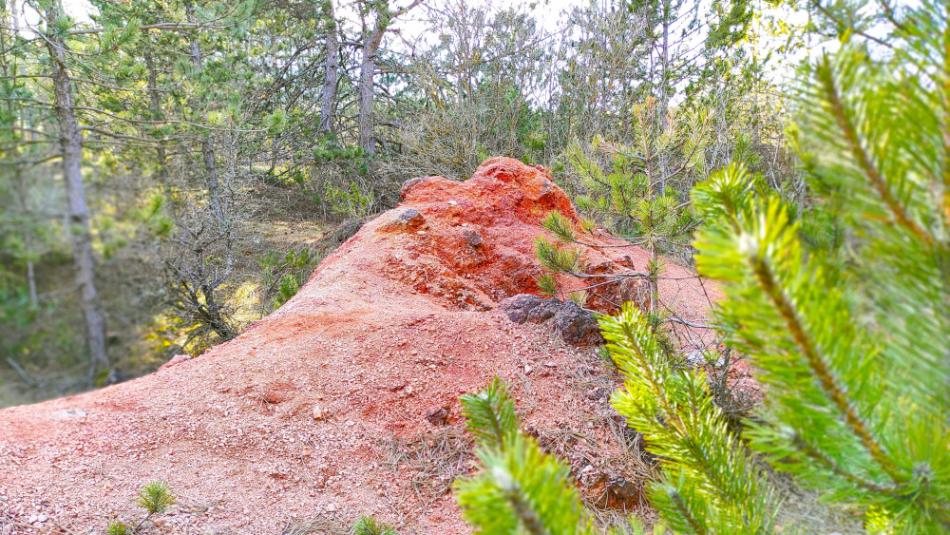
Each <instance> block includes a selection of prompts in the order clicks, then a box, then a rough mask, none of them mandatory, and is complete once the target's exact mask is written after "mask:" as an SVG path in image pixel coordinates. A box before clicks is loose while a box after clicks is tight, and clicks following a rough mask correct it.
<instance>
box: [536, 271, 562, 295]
mask: <svg viewBox="0 0 950 535" xmlns="http://www.w3.org/2000/svg"><path fill="white" fill-rule="evenodd" d="M535 282H536V283H537V284H538V289H539V290H540V291H541V295H544V296H547V297H553V296H555V295H557V288H558V287H557V279H556V278H554V275H552V274H550V273H542V274H541V276H539V277H538V280H537V281H535Z"/></svg>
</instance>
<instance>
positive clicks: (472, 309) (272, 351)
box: [0, 158, 717, 535]
mask: <svg viewBox="0 0 950 535" xmlns="http://www.w3.org/2000/svg"><path fill="white" fill-rule="evenodd" d="M550 210H559V211H561V212H562V213H564V214H565V215H567V216H568V217H570V218H573V219H575V221H576V214H575V212H574V209H573V207H572V206H571V204H570V201H569V200H568V199H567V197H566V195H565V194H564V193H563V192H562V191H561V190H560V189H559V188H558V187H557V186H556V185H554V183H553V182H551V180H550V177H549V176H548V175H547V174H546V172H545V171H543V170H540V169H536V168H534V167H529V166H525V165H523V164H521V163H519V162H517V161H515V160H510V159H504V158H496V159H492V160H488V161H487V162H485V164H483V165H482V166H481V167H480V168H479V170H478V171H477V172H476V173H475V175H474V176H473V178H472V179H470V180H468V181H465V182H452V181H449V180H445V179H438V178H426V179H421V180H415V181H410V182H407V184H406V186H404V189H403V202H402V203H401V204H400V205H399V206H398V207H396V208H395V209H393V210H390V211H388V212H385V213H383V214H382V215H380V216H379V217H378V218H376V219H375V220H373V221H371V222H369V223H367V224H366V225H365V226H364V227H363V228H362V229H361V230H360V232H359V233H357V234H356V235H355V236H354V237H353V238H351V239H350V240H348V241H347V242H346V243H344V244H343V245H342V246H341V247H340V248H339V249H338V250H336V251H335V252H334V253H332V254H331V255H330V256H328V257H327V258H326V259H324V261H323V262H322V263H321V264H320V265H319V267H318V268H317V269H316V270H315V272H314V274H313V275H312V277H311V279H310V281H309V282H308V283H307V284H306V285H305V286H304V287H303V288H302V289H301V291H300V292H299V293H298V294H297V295H296V296H295V297H294V298H293V299H291V300H290V301H289V302H288V303H286V304H285V305H284V306H283V307H281V308H280V309H279V310H277V311H276V312H274V313H272V314H270V315H269V316H267V317H265V318H264V319H262V320H260V321H257V322H255V323H254V324H252V325H251V326H250V327H249V328H248V329H247V330H246V331H245V332H244V333H243V334H241V335H240V336H239V337H238V338H236V339H234V340H232V341H230V342H227V343H224V344H221V345H218V346H215V347H213V348H211V349H210V350H208V351H207V352H205V353H204V354H203V355H201V356H200V357H197V358H194V359H191V360H187V361H184V362H181V363H179V364H176V365H174V366H169V367H166V368H165V369H161V370H159V371H157V372H155V373H152V374H150V375H146V376H144V377H141V378H138V379H135V380H131V381H128V382H125V383H121V384H118V385H114V386H110V387H107V388H103V389H100V390H97V391H94V392H89V393H85V394H80V395H75V396H70V397H65V398H60V399H55V400H51V401H47V402H44V403H40V404H36V405H28V406H20V407H13V408H8V409H4V410H0V466H3V467H5V468H4V470H0V533H4V534H5V533H32V532H37V533H76V532H81V533H88V532H89V531H90V530H100V531H101V530H103V529H104V528H105V526H106V525H107V524H108V523H109V521H110V520H112V519H115V518H122V519H124V520H126V521H131V522H135V521H136V520H137V519H139V518H141V517H142V516H143V513H142V511H141V510H140V509H138V507H137V506H136V504H135V495H136V491H137V489H139V488H140V487H141V486H142V485H144V484H145V483H147V482H149V481H152V480H163V481H165V482H167V483H168V485H169V487H170V489H171V491H172V493H173V494H175V495H176V496H177V498H178V501H177V503H176V505H174V506H172V507H171V508H170V510H169V512H167V513H166V514H164V515H161V516H158V517H155V518H153V519H152V520H151V521H150V522H149V523H148V524H147V529H146V531H145V532H148V533H197V532H201V533H224V532H229V533H233V532H239V533H287V534H289V533H297V534H302V533H346V530H347V529H348V528H349V527H350V526H351V525H352V524H353V522H355V520H356V519H357V518H358V517H359V516H360V515H373V516H376V517H377V518H379V519H380V520H382V521H385V522H388V523H391V524H393V525H394V526H396V527H397V528H398V529H399V532H400V533H403V534H407V533H432V534H439V535H442V534H455V533H468V532H469V529H468V528H467V527H466V526H465V524H464V523H463V522H462V520H461V518H460V514H459V511H458V509H457V507H456V505H455V502H454V499H453V497H452V495H451V492H450V485H451V482H452V481H453V480H454V479H455V478H456V477H458V476H461V475H465V474H469V473H471V472H472V471H473V470H474V468H475V464H474V460H473V457H472V454H471V450H472V445H471V442H470V440H469V438H468V437H467V436H466V434H465V432H464V423H463V422H462V419H461V416H460V414H459V404H458V397H459V396H460V395H461V394H464V393H468V392H474V391H478V390H480V389H482V388H483V387H484V386H485V385H486V384H487V383H488V382H489V381H490V380H491V378H492V377H493V376H495V375H498V376H501V377H502V378H503V379H505V380H506V381H507V382H508V383H509V385H510V386H511V389H512V391H513V393H514V395H515V397H516V399H517V404H518V410H519V413H520V414H521V415H522V417H523V422H524V427H525V429H526V430H527V431H528V432H529V433H531V434H532V435H534V436H536V437H537V438H538V439H539V441H540V442H541V444H542V445H543V446H544V447H545V448H546V449H548V450H549V451H552V452H554V453H557V454H558V455H560V456H561V457H562V458H564V459H566V460H567V461H568V462H569V463H570V464H571V467H572V471H573V473H574V476H575V478H576V479H577V481H578V483H579V485H580V486H581V488H582V492H583V494H584V496H585V498H586V499H587V500H588V501H589V502H590V503H591V504H593V505H594V506H597V507H599V510H600V511H601V512H602V514H603V516H604V518H609V517H611V516H612V515H615V514H619V513H624V512H626V513H629V512H631V511H633V510H639V509H641V508H644V509H643V511H647V512H645V513H644V514H647V515H648V514H649V513H648V510H647V509H645V501H644V498H643V496H642V493H641V491H642V485H643V483H644V481H645V480H646V478H647V476H648V475H649V474H650V472H651V470H652V467H651V466H650V463H649V462H647V461H646V460H644V458H643V457H642V456H641V455H640V451H639V446H640V444H639V442H638V440H637V438H636V436H635V434H632V433H630V432H628V431H626V430H625V428H624V426H623V424H622V422H621V421H620V420H619V418H618V417H617V416H616V414H615V413H614V411H613V410H612V409H611V408H610V407H609V403H608V398H609V395H610V393H611V391H612V390H613V389H614V388H616V386H617V384H618V378H617V376H616V374H615V372H614V371H613V369H612V367H611V366H610V365H609V364H608V363H606V361H604V359H603V358H602V357H600V356H599V354H598V351H597V349H596V348H594V347H581V348H578V347H573V346H570V345H568V344H566V343H565V342H564V341H563V340H562V339H561V337H560V336H559V335H557V334H556V333H555V332H554V331H553V330H552V328H551V327H550V325H549V324H541V325H535V324H523V325H518V324H514V323H512V322H511V321H509V319H508V318H507V317H506V316H505V314H504V313H502V312H501V311H500V310H499V309H498V303H499V302H500V301H501V300H503V299H504V298H506V297H509V296H512V295H515V294H520V293H537V286H536V284H535V280H536V278H537V277H538V275H540V273H541V270H540V267H539V266H538V262H537V260H536V258H535V255H534V239H535V238H536V237H537V236H539V235H544V234H546V233H547V231H545V230H544V229H543V228H542V227H541V226H540V225H539V222H540V219H541V218H542V217H543V216H544V215H545V214H546V213H547V212H548V211H550ZM275 231H277V232H280V231H281V230H280V229H276V230H275ZM287 232H293V229H292V228H290V229H287ZM584 241H585V243H590V244H594V245H620V244H621V243H622V242H620V241H619V240H615V239H613V238H611V237H610V236H608V235H606V234H605V233H597V234H592V235H589V236H585V237H584ZM578 247H579V248H580V249H581V250H582V256H583V258H584V261H585V263H586V264H587V265H588V266H589V267H590V268H592V269H595V270H599V271H600V272H611V271H616V270H623V269H643V268H644V267H645V265H646V262H647V260H648V258H649V255H648V253H647V252H646V251H644V250H642V249H640V248H637V247H632V246H631V247H629V248H624V247H616V248H609V249H600V248H597V247H588V246H581V245H579V246H578ZM663 275H664V279H663V280H662V281H661V284H660V292H661V296H662V297H663V299H664V302H665V303H666V304H667V306H669V307H670V308H671V309H672V310H674V311H675V312H676V313H677V314H678V315H680V316H681V317H683V318H688V319H690V320H695V321H703V320H704V319H705V317H706V314H707V311H708V306H709V303H710V299H712V300H713V301H714V300H715V299H716V298H717V293H716V289H715V288H714V287H711V286H709V285H708V283H707V284H706V285H705V287H704V285H702V284H701V283H700V281H699V279H697V278H696V277H695V276H694V275H693V274H692V273H691V272H690V271H689V270H688V269H687V268H683V267H680V266H677V265H675V264H672V263H667V264H666V265H665V267H664V271H663ZM561 282H562V284H563V285H565V286H566V287H568V288H570V287H577V286H579V285H580V284H582V283H581V281H579V280H572V279H571V278H569V277H563V276H562V280H561ZM592 297H593V298H595V299H596V298H598V297H604V296H603V295H600V296H592ZM708 342H709V340H705V341H703V340H698V341H697V340H696V339H688V338H685V337H681V338H679V343H680V345H682V346H686V345H687V344H689V343H708Z"/></svg>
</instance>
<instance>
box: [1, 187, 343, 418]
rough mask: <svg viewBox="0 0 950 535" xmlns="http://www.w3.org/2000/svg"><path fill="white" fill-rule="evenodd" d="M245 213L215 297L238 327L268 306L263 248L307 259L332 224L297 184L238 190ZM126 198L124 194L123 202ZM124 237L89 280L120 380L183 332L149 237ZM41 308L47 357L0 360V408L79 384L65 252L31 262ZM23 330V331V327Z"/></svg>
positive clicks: (146, 368)
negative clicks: (302, 252)
mask: <svg viewBox="0 0 950 535" xmlns="http://www.w3.org/2000/svg"><path fill="white" fill-rule="evenodd" d="M240 195H241V196H242V198H244V200H243V201H242V207H244V209H245V210H246V211H247V213H246V214H244V217H242V218H241V219H240V220H239V221H238V228H237V232H236V236H237V239H236V241H235V250H236V251H235V259H236V261H235V265H234V273H233V275H232V276H231V280H230V282H229V285H228V287H226V288H224V289H223V290H224V292H223V294H224V298H225V299H226V301H227V303H228V306H229V310H230V311H231V313H232V314H233V319H234V320H235V322H236V323H237V325H238V327H239V328H243V327H244V326H246V325H247V324H249V323H251V322H253V321H256V320H258V319H260V318H261V317H263V316H264V315H266V314H267V313H269V312H270V311H271V306H270V303H269V302H268V298H267V296H264V295H263V293H264V292H263V291H262V288H261V280H260V276H261V267H260V264H259V261H260V259H261V258H263V257H264V256H265V255H267V254H268V253H272V252H273V253H278V254H280V255H283V254H284V253H285V252H287V251H288V250H291V249H295V250H299V249H304V248H306V249H310V250H311V251H313V252H314V254H315V255H316V257H317V258H319V257H320V256H322V255H324V254H326V253H327V252H328V251H327V249H328V248H330V247H333V246H335V245H336V244H335V243H332V239H330V238H329V234H331V231H332V229H333V228H334V227H335V226H336V225H337V224H338V223H335V222H334V221H331V220H327V219H326V217H325V216H324V214H321V213H320V212H319V211H318V209H317V208H316V207H315V206H314V203H313V201H312V199H310V198H309V194H307V193H306V192H303V191H301V190H299V189H289V188H282V187H277V186H273V185H268V184H265V183H257V184H255V185H254V186H253V187H251V188H249V189H248V190H247V191H242V192H240ZM129 202H131V201H129ZM127 241H128V244H127V245H126V246H125V247H123V248H120V249H118V250H117V251H116V252H115V253H113V254H111V255H109V256H103V257H102V258H101V259H100V262H99V266H98V271H97V284H98V287H99V289H100V298H101V300H102V303H103V304H104V305H105V308H106V309H105V314H106V325H107V328H108V332H107V335H108V339H109V352H110V355H111V357H112V359H113V363H114V364H115V366H116V367H117V368H118V370H119V372H120V375H121V376H122V377H123V378H131V377H138V376H140V375H143V374H145V373H149V372H151V371H154V370H155V369H156V368H158V366H160V365H161V364H162V363H163V362H165V361H166V360H167V359H168V358H170V357H171V356H172V355H174V354H176V353H179V352H181V349H180V348H178V347H177V346H176V342H179V341H181V340H182V339H183V337H182V336H180V335H179V334H178V331H177V330H176V329H174V328H173V326H171V325H170V324H169V318H170V316H169V313H173V311H172V310H171V309H170V307H169V306H168V303H167V302H165V297H164V293H163V290H164V287H165V280H164V272H163V264H162V260H161V257H160V256H159V255H158V251H157V249H156V248H155V247H154V242H155V238H154V237H153V236H144V237H143V236H135V235H131V236H128V237H127ZM37 282H38V286H39V292H40V299H41V302H42V303H44V304H46V305H48V306H44V307H41V309H40V310H39V311H38V312H37V314H38V317H37V318H36V319H35V320H34V321H33V324H35V325H37V326H39V327H40V328H42V329H43V330H44V331H45V333H46V334H45V335H44V336H42V338H44V339H45V342H44V343H45V347H44V350H43V353H45V354H47V355H58V356H57V357H54V358H55V361H54V362H47V363H45V365H44V364H42V363H36V362H31V360H36V359H35V357H32V356H31V355H24V356H23V357H22V358H21V357H16V358H17V361H18V364H19V366H20V367H21V368H22V372H21V371H19V370H16V369H14V368H12V367H10V366H8V365H2V366H0V407H7V406H12V405H18V404H22V403H34V402H37V401H42V400H44V399H49V398H52V397H57V396H62V395H66V394H71V393H76V392H77V391H81V390H85V389H87V388H88V384H87V375H86V373H87V364H86V362H85V361H84V360H81V359H78V358H77V357H78V356H79V353H81V351H76V350H75V348H76V347H77V346H82V343H83V342H82V329H81V325H82V317H81V316H80V315H79V306H78V304H77V303H76V295H77V294H76V291H75V285H74V276H73V265H72V262H71V260H70V258H69V256H68V255H66V254H56V253H54V254H48V255H46V256H45V257H44V258H42V259H41V261H40V262H38V264H37ZM25 336H29V334H25Z"/></svg>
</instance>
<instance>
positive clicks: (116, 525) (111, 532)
mask: <svg viewBox="0 0 950 535" xmlns="http://www.w3.org/2000/svg"><path fill="white" fill-rule="evenodd" d="M130 533H132V530H131V529H130V528H129V526H127V525H126V524H125V522H123V521H121V520H113V521H112V522H109V527H108V528H107V529H106V534H107V535H129V534H130Z"/></svg>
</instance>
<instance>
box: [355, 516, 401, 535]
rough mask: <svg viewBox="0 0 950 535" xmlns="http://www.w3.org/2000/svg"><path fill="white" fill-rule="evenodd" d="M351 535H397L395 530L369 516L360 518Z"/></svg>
mask: <svg viewBox="0 0 950 535" xmlns="http://www.w3.org/2000/svg"><path fill="white" fill-rule="evenodd" d="M353 535H398V533H396V530H395V529H394V528H393V527H392V526H390V525H388V524H384V523H382V522H380V521H378V520H376V519H375V518H373V517H371V516H362V517H360V519H359V520H357V521H356V524H354V525H353Z"/></svg>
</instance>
